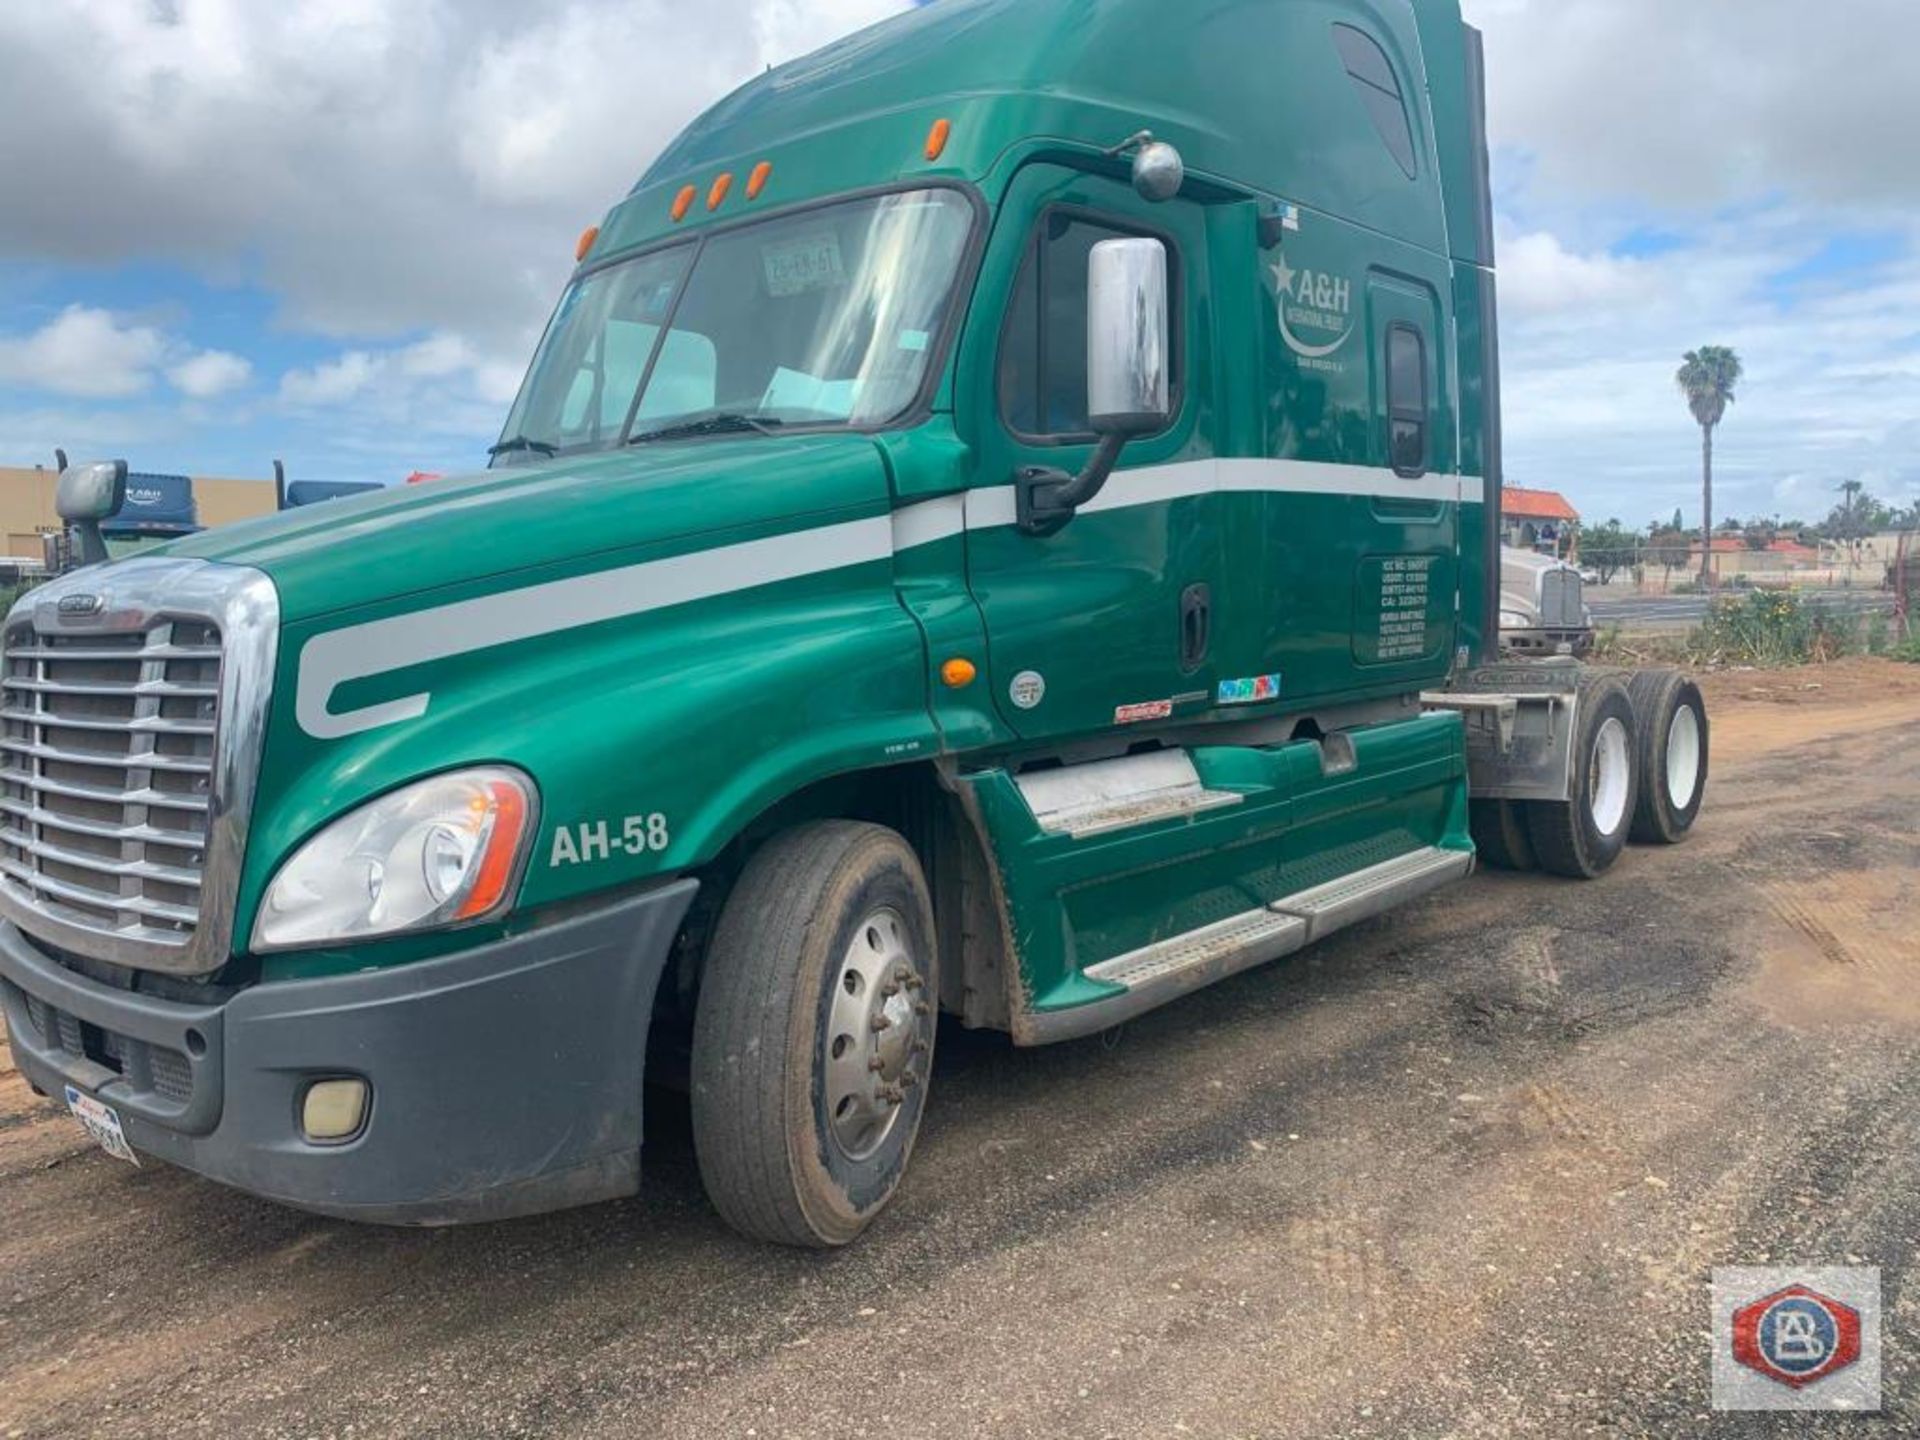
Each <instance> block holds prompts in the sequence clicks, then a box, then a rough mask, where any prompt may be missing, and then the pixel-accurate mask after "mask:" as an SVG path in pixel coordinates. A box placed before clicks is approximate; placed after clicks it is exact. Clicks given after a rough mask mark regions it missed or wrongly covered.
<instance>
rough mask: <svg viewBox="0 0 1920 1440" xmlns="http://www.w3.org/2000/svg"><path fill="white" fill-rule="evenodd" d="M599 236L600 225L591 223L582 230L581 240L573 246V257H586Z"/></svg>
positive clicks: (582, 258) (576, 258)
mask: <svg viewBox="0 0 1920 1440" xmlns="http://www.w3.org/2000/svg"><path fill="white" fill-rule="evenodd" d="M599 238H600V227H599V226H598V225H589V226H588V227H587V228H586V229H584V230H582V231H581V232H580V238H579V240H578V241H576V242H575V244H574V247H573V258H574V259H575V260H584V259H586V258H587V252H588V251H589V250H591V249H593V242H594V241H596V240H598V239H599Z"/></svg>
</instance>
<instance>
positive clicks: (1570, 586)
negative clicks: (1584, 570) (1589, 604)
mask: <svg viewBox="0 0 1920 1440" xmlns="http://www.w3.org/2000/svg"><path fill="white" fill-rule="evenodd" d="M1580 592H1581V584H1580V572H1579V571H1578V570H1549V571H1547V573H1546V574H1544V575H1542V576H1541V577H1540V623H1541V624H1542V625H1544V626H1546V628H1548V629H1549V630H1578V629H1580V628H1581V627H1582V626H1583V625H1585V624H1586V610H1585V607H1584V606H1583V605H1582V603H1581V594H1580Z"/></svg>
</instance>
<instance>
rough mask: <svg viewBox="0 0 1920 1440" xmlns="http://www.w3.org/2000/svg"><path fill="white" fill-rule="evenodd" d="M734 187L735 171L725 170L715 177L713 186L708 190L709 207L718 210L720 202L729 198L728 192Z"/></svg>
mask: <svg viewBox="0 0 1920 1440" xmlns="http://www.w3.org/2000/svg"><path fill="white" fill-rule="evenodd" d="M731 189H733V172H732V171H731V170H723V171H721V172H720V174H719V175H718V176H717V177H715V179H714V182H713V188H712V189H711V190H709V191H707V209H709V210H718V209H719V208H720V202H721V201H722V200H724V199H726V198H727V192H728V191H729V190H731Z"/></svg>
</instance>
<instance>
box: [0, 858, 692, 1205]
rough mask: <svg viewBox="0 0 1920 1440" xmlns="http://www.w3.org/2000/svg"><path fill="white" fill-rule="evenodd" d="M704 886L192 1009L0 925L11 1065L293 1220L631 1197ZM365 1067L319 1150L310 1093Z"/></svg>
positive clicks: (0, 983)
mask: <svg viewBox="0 0 1920 1440" xmlns="http://www.w3.org/2000/svg"><path fill="white" fill-rule="evenodd" d="M697 888H698V886H697V883H696V882H695V881H692V880H682V881H677V882H675V883H673V884H670V885H667V886H663V887H662V888H660V889H657V890H651V891H648V892H646V893H644V894H641V895H638V896H633V897H629V898H627V899H624V900H622V901H619V902H617V903H615V904H613V905H610V906H608V907H606V908H605V909H602V910H597V911H594V912H592V913H589V914H586V915H580V916H574V917H572V918H569V919H566V920H562V921H559V922H557V923H555V924H552V925H549V926H546V927H544V928H541V929H538V930H534V931H531V932H529V933H527V934H524V935H519V936H515V937H513V938H512V939H508V940H502V941H499V942H497V943H495V944H491V945H484V946H480V947H478V948H477V949H474V950H469V951H465V952H463V953H461V954H458V955H450V956H447V957H445V958H443V959H438V960H425V961H419V962H416V963H413V964H409V965H398V966H394V967H391V968H389V969H384V970H370V971H362V972H360V973H357V974H351V975H340V976H333V977H329V978H326V979H319V980H293V981H281V982H275V983H271V984H260V985H254V986H251V987H249V988H247V989H245V990H242V991H240V992H239V993H238V994H236V995H234V996H233V997H232V998H231V999H229V1000H227V1001H226V1002H225V1003H224V1004H215V1005H191V1004H183V1003H179V1002H176V1001H171V1000H161V999H158V998H155V997H154V996H151V995H142V994H138V993H134V992H131V991H125V990H120V989H117V988H115V987H113V986H110V985H104V984H101V983H99V982H97V981H94V980H91V979H88V978H86V977H84V976H81V975H78V974H75V973H74V972H72V971H70V970H68V969H66V968H65V967H63V966H61V965H59V964H58V963H56V962H55V961H53V960H52V959H50V958H49V957H48V956H47V955H46V954H44V953H43V952H42V951H41V950H40V949H39V948H38V947H36V946H35V945H34V943H33V942H32V941H31V940H30V939H29V938H28V937H27V936H25V935H24V934H22V933H21V931H20V930H19V929H17V928H16V927H15V926H13V925H11V924H6V923H0V1005H4V1007H5V1011H6V1018H7V1031H8V1037H9V1041H10V1043H11V1046H12V1049H13V1054H14V1060H15V1063H16V1064H17V1065H18V1066H19V1068H20V1070H21V1072H22V1073H23V1074H24V1075H25V1076H26V1077H27V1079H28V1080H29V1081H31V1082H32V1083H33V1084H34V1085H36V1086H37V1087H39V1088H40V1089H41V1090H44V1091H46V1092H47V1093H49V1094H53V1095H58V1094H60V1093H61V1091H62V1090H63V1088H64V1087H65V1086H67V1085H73V1086H76V1087H77V1088H79V1089H80V1090H82V1091H85V1092H86V1093H88V1094H91V1095H94V1096H97V1097H98V1098H99V1099H101V1100H103V1101H105V1102H106V1103H107V1104H109V1105H111V1106H113V1107H114V1109H115V1110H116V1111H117V1112H118V1114H119V1116H120V1121H121V1124H122V1126H123V1127H124V1129H125V1131H126V1135H127V1140H128V1142H129V1143H130V1144H132V1146H133V1147H134V1149H136V1150H138V1151H141V1152H143V1153H145V1154H148V1155H152V1156H156V1157H158V1158H160V1159H162V1160H167V1161H171V1162H172V1163H174V1164H176V1165H181V1166H184V1167H185V1168H186V1169H189V1170H192V1171H195V1172H197V1173H199V1174H201V1175H205V1176H207V1177H208V1178H210V1179H213V1180H219V1181H222V1182H223V1183H225V1184H229V1185H234V1186H237V1187H239V1188H240V1189H242V1190H247V1191H251V1192H252V1193H254V1194H256V1195H263V1196H266V1197H267V1198H269V1199H273V1200H278V1201H282V1202H284V1203H286V1204H289V1205H296V1206H299V1207H300V1208H302V1209H306V1210H313V1211H317V1212H319V1213H322V1214H327V1215H338V1216H343V1217H346V1218H348V1219H354V1220H367V1221H375V1222H381V1223H386V1224H413V1225H437V1224H451V1223H454V1222H458V1221H468V1220H495V1219H504V1218H507V1217H509V1216H514V1215H528V1214H534V1213H537V1212H539V1211H543V1210H557V1209H561V1208H563V1207H565V1206H569V1205H583V1204H587V1203H590V1202H592V1201H595V1200H604V1199H608V1198H611V1197H613V1196H617V1195H630V1194H632V1193H633V1192H634V1190H635V1189H636V1188H638V1185H639V1181H640V1132H641V1097H642V1078H643V1075H644V1071H645V1064H646V1042H647V1030H648V1023H649V1020H650V1018H651V1014H652V1009H653V998H654V991H655V989H656V988H657V986H658V984H659V980H660V975H661V972H662V971H663V970H664V968H665V966H666V963H667V957H668V954H669V952H670V950H671V948H672V945H673V939H674V935H675V934H676V933H677V931H678V930H679V928H680V922H681V919H682V918H683V917H684V916H685V914H686V910H687V906H688V905H689V904H691V903H692V900H693V896H694V892H695V890H696V889H697ZM343 1075H349V1076H350V1075H357V1076H362V1077H364V1078H365V1079H366V1080H367V1081H368V1082H369V1084H370V1086H371V1089H372V1103H371V1109H370V1112H369V1114H368V1117H367V1120H366V1122H365V1124H364V1125H363V1127H362V1129H361V1131H360V1133H359V1135H358V1136H357V1137H356V1138H354V1139H352V1140H350V1141H348V1142H346V1143H344V1144H333V1145H322V1144H314V1143H312V1142H309V1141H308V1140H306V1139H305V1138H304V1137H303V1136H302V1134H301V1131H300V1127H299V1109H300V1102H301V1098H302V1096H303V1095H304V1093H305V1089H306V1086H307V1085H308V1084H309V1083H310V1082H312V1081H313V1080H316V1079H325V1078H331V1077H335V1076H343Z"/></svg>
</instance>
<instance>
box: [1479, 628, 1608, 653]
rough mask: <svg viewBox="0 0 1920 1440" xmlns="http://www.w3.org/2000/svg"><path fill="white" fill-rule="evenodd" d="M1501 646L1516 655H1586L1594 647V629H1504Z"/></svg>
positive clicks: (1501, 634)
mask: <svg viewBox="0 0 1920 1440" xmlns="http://www.w3.org/2000/svg"><path fill="white" fill-rule="evenodd" d="M1500 648H1501V649H1502V650H1506V651H1509V652H1511V653H1512V654H1515V655H1585V654H1586V653H1587V652H1588V651H1590V650H1592V649H1593V630H1592V629H1591V627H1589V628H1585V629H1566V630H1545V629H1528V630H1502V631H1501V632H1500Z"/></svg>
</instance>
